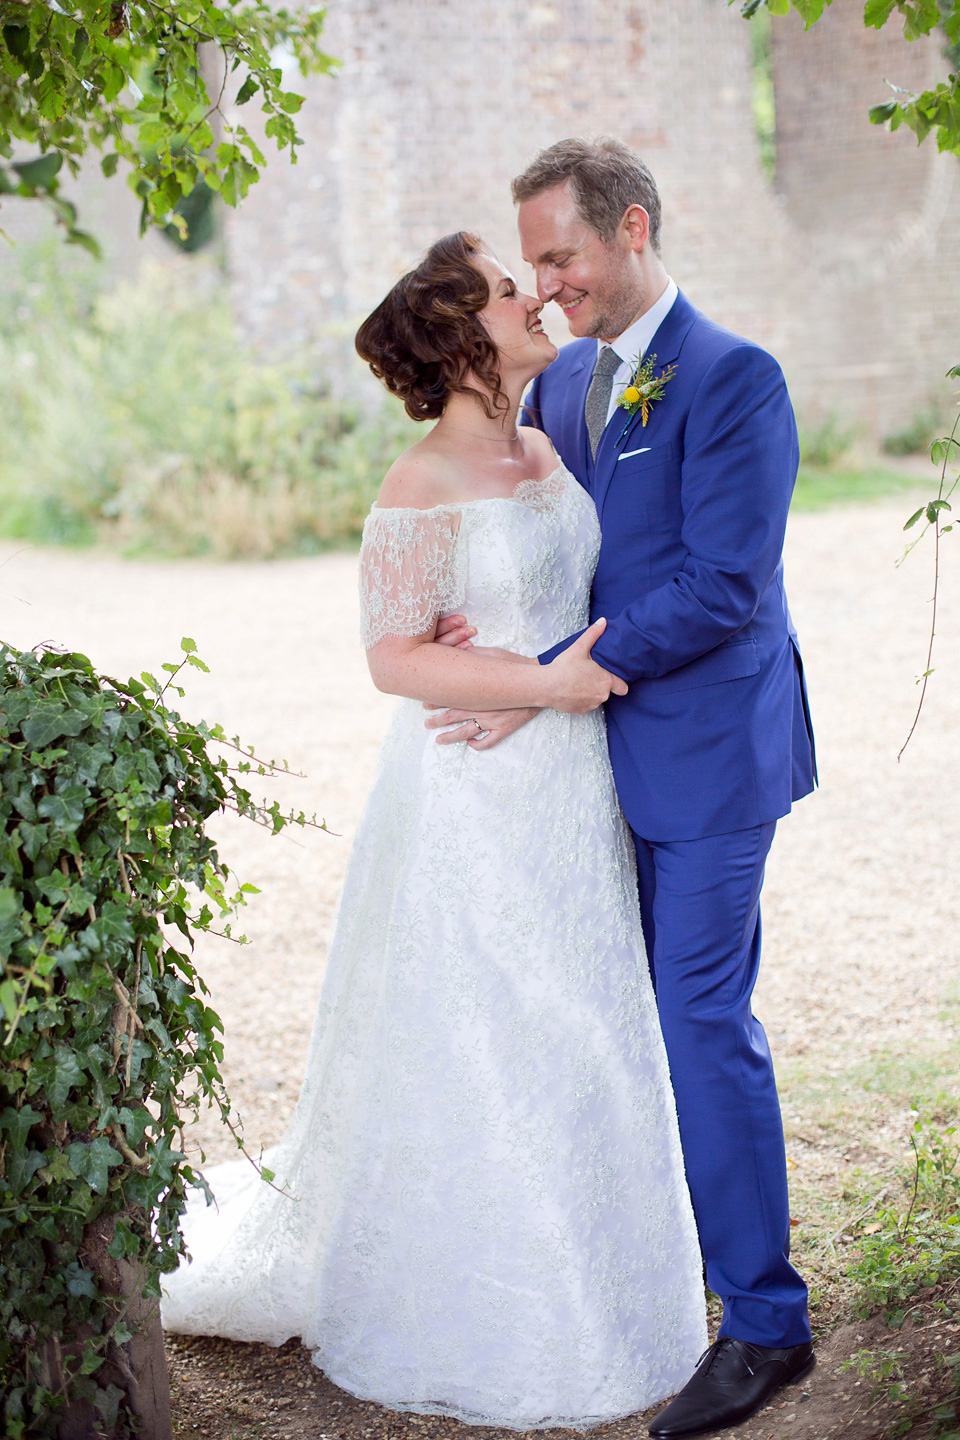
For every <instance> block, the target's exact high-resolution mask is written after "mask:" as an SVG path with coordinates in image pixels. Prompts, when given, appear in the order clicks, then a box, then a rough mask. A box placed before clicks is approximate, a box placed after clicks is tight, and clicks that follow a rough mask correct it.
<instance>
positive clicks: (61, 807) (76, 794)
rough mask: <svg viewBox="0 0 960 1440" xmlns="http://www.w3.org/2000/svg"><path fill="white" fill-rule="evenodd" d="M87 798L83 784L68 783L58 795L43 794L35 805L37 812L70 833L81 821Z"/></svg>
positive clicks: (58, 827)
mask: <svg viewBox="0 0 960 1440" xmlns="http://www.w3.org/2000/svg"><path fill="white" fill-rule="evenodd" d="M88 799H89V796H88V794H87V790H86V787H85V786H84V785H68V786H66V788H65V789H64V790H62V791H61V792H60V793H59V794H58V795H44V797H43V799H42V800H41V801H40V802H39V804H38V805H37V814H38V815H42V816H43V818H44V819H45V820H51V821H52V822H53V824H54V825H55V826H56V827H57V829H58V830H63V831H65V832H66V833H67V834H70V832H71V831H73V830H76V828H77V826H78V825H79V824H80V823H81V822H82V820H83V817H84V814H85V813H86V808H87V801H88Z"/></svg>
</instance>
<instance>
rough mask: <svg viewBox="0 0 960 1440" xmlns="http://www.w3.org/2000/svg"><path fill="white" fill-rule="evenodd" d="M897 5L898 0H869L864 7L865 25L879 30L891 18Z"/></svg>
mask: <svg viewBox="0 0 960 1440" xmlns="http://www.w3.org/2000/svg"><path fill="white" fill-rule="evenodd" d="M895 5H896V0H867V3H866V4H865V5H864V7H863V23H864V25H865V26H867V27H868V28H869V27H870V26H872V27H873V29H875V30H879V29H880V28H881V26H883V25H886V23H887V21H888V20H889V19H890V16H891V15H892V13H893V8H894V6H895Z"/></svg>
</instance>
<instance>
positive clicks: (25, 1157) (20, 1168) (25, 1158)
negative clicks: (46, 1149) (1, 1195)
mask: <svg viewBox="0 0 960 1440" xmlns="http://www.w3.org/2000/svg"><path fill="white" fill-rule="evenodd" d="M42 1164H43V1151H42V1150H11V1151H10V1153H9V1154H8V1156H7V1160H6V1165H7V1183H8V1185H9V1186H10V1190H11V1192H12V1193H13V1194H14V1195H21V1194H22V1193H23V1191H24V1190H25V1189H26V1188H27V1186H28V1185H29V1184H30V1181H31V1180H32V1179H33V1177H34V1175H36V1173H37V1171H38V1170H39V1169H40V1167H41V1165H42Z"/></svg>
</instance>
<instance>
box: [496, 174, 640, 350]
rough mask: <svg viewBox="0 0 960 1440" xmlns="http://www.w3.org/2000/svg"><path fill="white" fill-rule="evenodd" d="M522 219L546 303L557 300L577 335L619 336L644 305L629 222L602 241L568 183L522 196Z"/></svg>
mask: <svg viewBox="0 0 960 1440" xmlns="http://www.w3.org/2000/svg"><path fill="white" fill-rule="evenodd" d="M517 224H518V227H519V230H520V244H521V247H522V250H523V258H524V260H526V261H527V263H528V264H530V265H532V266H533V268H534V271H535V272H536V276H537V294H538V295H539V297H540V299H541V300H542V301H543V302H544V304H546V303H547V301H548V300H554V301H556V303H557V304H558V305H559V306H560V309H561V310H562V311H563V313H564V315H565V316H566V317H567V324H568V325H569V326H570V331H571V334H573V335H576V336H580V337H582V336H592V337H595V338H596V339H598V340H614V339H616V337H617V336H618V335H619V334H620V333H621V332H622V331H623V330H625V329H626V328H627V326H628V325H629V324H630V323H631V321H632V320H634V319H635V317H636V316H637V315H638V314H639V312H640V310H641V308H642V305H643V282H642V277H641V275H640V272H639V269H638V266H637V263H636V262H637V256H636V252H635V250H634V248H633V247H632V245H631V243H630V238H629V235H628V234H627V232H626V229H625V227H624V226H621V227H620V230H618V232H617V234H615V235H614V237H613V239H612V240H611V241H609V242H608V241H605V240H602V239H601V237H600V236H599V235H598V234H597V232H596V231H595V230H594V229H593V228H592V226H591V225H589V224H588V223H587V221H586V220H585V219H584V218H583V216H582V215H581V214H580V211H579V210H578V208H577V203H576V200H575V199H574V196H573V194H572V192H571V187H570V184H569V182H565V183H564V184H563V185H555V186H554V187H553V188H552V189H551V190H544V191H542V192H541V194H539V195H535V196H533V198H532V199H530V200H523V201H521V203H520V207H519V210H518V212H517ZM621 232H622V233H621Z"/></svg>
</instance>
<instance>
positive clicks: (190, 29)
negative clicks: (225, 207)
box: [0, 0, 333, 253]
mask: <svg viewBox="0 0 960 1440" xmlns="http://www.w3.org/2000/svg"><path fill="white" fill-rule="evenodd" d="M323 16H324V12H323V10H321V9H310V10H291V9H288V8H286V7H285V6H282V5H276V6H275V5H273V4H270V3H267V0H229V3H228V4H220V3H218V0H187V3H174V0H169V3H163V0H146V3H142V4H141V3H135V0H0V198H2V196H3V195H4V194H7V195H10V194H15V195H20V196H24V197H26V198H33V199H39V200H41V201H43V202H44V203H46V204H48V205H49V206H50V207H51V208H52V210H53V212H54V214H55V216H56V218H57V220H58V221H59V223H61V224H62V225H63V226H64V227H65V230H66V235H67V239H68V240H69V241H70V242H71V243H73V244H79V245H83V246H85V247H86V248H87V249H89V250H92V251H93V252H94V253H97V252H98V247H97V242H96V240H95V239H94V238H93V236H91V235H89V234H88V233H87V232H86V231H84V230H81V229H80V228H79V227H78V224H77V218H78V217H77V211H76V208H75V206H74V205H73V204H72V203H71V202H70V201H68V200H67V199H65V198H64V197H63V195H62V194H61V193H60V190H59V185H60V177H61V175H62V173H63V171H64V167H66V169H67V170H68V171H72V172H73V173H74V174H76V173H77V171H78V169H79V163H80V159H81V158H82V156H83V155H84V154H85V153H86V152H87V151H88V150H90V149H91V148H92V149H95V150H99V151H101V152H103V158H102V160H101V162H100V163H101V167H102V169H103V173H104V174H105V175H108V176H109V175H113V174H114V173H115V172H116V170H117V168H118V166H119V165H120V164H121V162H123V163H125V164H126V165H127V166H129V167H130V169H129V175H128V182H129V184H130V185H131V186H132V188H133V189H134V191H135V192H136V194H137V195H138V196H139V197H140V200H141V202H142V208H141V231H143V230H144V229H146V228H147V227H148V226H151V225H157V226H161V227H162V226H167V225H171V224H173V225H174V226H176V227H177V229H178V230H180V231H181V233H185V229H186V226H185V222H184V219H183V216H182V214H181V213H180V206H181V203H182V201H183V200H184V198H185V197H186V196H189V195H190V194H191V192H192V191H193V190H194V187H195V186H197V185H198V183H200V182H201V181H202V182H203V183H205V184H206V185H207V186H208V187H209V188H210V189H212V190H214V191H216V192H218V193H219V194H220V195H221V196H222V197H223V199H224V200H225V201H226V202H227V204H229V205H236V204H237V203H238V201H240V200H241V199H242V198H243V196H244V195H245V194H246V192H247V190H248V189H249V187H250V185H251V184H252V183H253V182H254V181H256V180H257V179H258V178H259V174H260V170H261V169H262V167H263V166H264V165H265V163H266V161H265V159H264V155H263V152H262V151H261V149H260V146H259V144H258V142H257V140H256V139H255V138H254V136H253V135H252V134H251V133H250V130H249V129H248V128H247V126H246V125H245V124H244V123H243V120H242V117H241V116H240V113H239V107H242V106H244V105H246V104H247V103H248V102H249V101H252V100H254V97H256V103H257V104H258V105H259V107H260V109H261V110H262V111H263V112H264V114H265V115H266V123H265V126H264V130H265V134H266V137H267V139H268V140H271V141H273V142H274V143H275V144H276V145H277V147H278V148H279V149H281V150H283V149H285V148H287V149H289V151H290V156H291V159H293V160H295V159H296V149H297V146H298V145H299V144H300V143H301V137H300V136H299V134H298V133H297V129H296V123H295V121H294V118H293V117H294V115H296V113H297V111H298V110H299V109H300V107H301V105H302V104H303V97H302V96H301V95H299V94H297V93H296V92H295V91H293V90H289V89H287V88H286V82H285V67H284V65H283V64H281V63H278V62H279V61H280V60H282V59H283V58H284V56H286V57H288V58H289V60H291V61H292V62H293V63H294V64H295V65H296V67H297V68H298V70H299V71H300V73H301V74H302V75H306V74H308V73H309V72H311V71H327V70H329V69H330V68H331V67H332V65H333V61H332V60H331V59H330V57H329V56H327V55H325V54H324V53H323V51H322V50H321V49H320V43H319V42H320V34H321V30H322V26H323ZM227 102H229V104H228V103H227ZM18 141H19V142H21V143H20V145H19V146H18V147H17V151H16V158H14V154H15V151H14V144H15V142H18ZM24 143H26V144H27V145H32V146H36V147H38V153H36V154H27V153H24V150H23V146H24Z"/></svg>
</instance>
